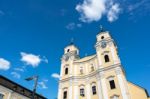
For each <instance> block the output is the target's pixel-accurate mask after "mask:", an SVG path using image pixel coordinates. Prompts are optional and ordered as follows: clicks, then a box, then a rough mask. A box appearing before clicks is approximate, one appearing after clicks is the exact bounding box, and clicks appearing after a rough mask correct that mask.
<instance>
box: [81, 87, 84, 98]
mask: <svg viewBox="0 0 150 99" xmlns="http://www.w3.org/2000/svg"><path fill="white" fill-rule="evenodd" d="M80 96H82V97H84V96H85V94H84V89H83V88H81V89H80Z"/></svg>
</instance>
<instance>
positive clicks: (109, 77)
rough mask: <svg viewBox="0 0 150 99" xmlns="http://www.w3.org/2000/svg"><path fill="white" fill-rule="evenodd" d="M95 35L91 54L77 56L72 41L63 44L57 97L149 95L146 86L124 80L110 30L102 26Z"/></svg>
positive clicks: (139, 98) (143, 98) (145, 98)
mask: <svg viewBox="0 0 150 99" xmlns="http://www.w3.org/2000/svg"><path fill="white" fill-rule="evenodd" d="M96 39H97V41H96V44H95V50H96V53H95V54H94V55H91V56H86V57H83V58H80V55H79V49H78V48H77V47H76V46H75V45H74V44H73V43H72V44H70V45H68V46H67V47H65V48H64V54H63V55H62V58H61V70H60V80H59V88H58V99H150V97H149V95H148V93H147V91H146V89H144V88H142V87H140V86H137V85H135V84H133V83H132V82H129V81H127V79H126V74H125V71H124V69H123V66H122V64H121V61H120V58H119V55H118V50H117V45H116V43H115V41H114V39H113V38H112V37H111V35H110V33H109V32H108V31H103V30H101V31H100V33H99V34H97V36H96Z"/></svg>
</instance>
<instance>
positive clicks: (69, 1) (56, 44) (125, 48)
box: [0, 0, 150, 99]
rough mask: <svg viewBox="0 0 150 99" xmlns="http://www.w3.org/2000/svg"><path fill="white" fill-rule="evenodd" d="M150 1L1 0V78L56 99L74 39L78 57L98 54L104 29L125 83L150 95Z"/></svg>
mask: <svg viewBox="0 0 150 99" xmlns="http://www.w3.org/2000/svg"><path fill="white" fill-rule="evenodd" d="M149 5H150V1H149V0H89V1H87V0H0V46H1V47H0V74H1V75H3V76H6V77H8V78H9V79H11V80H13V81H15V82H17V83H20V84H21V85H23V86H26V87H27V88H29V89H32V86H31V84H32V83H33V82H26V81H25V80H24V79H25V78H26V77H29V76H32V75H35V74H38V75H39V76H40V78H39V87H38V90H37V92H38V93H40V94H42V95H44V96H46V97H48V99H54V98H55V97H57V88H58V75H57V74H59V71H60V58H61V56H62V55H63V48H64V47H65V46H67V45H68V44H69V43H70V39H71V38H74V42H75V44H76V45H77V46H78V47H79V49H80V56H81V57H84V56H85V54H87V55H91V54H94V53H95V48H94V44H95V42H96V35H97V33H98V32H99V31H100V28H99V27H100V25H103V27H104V28H105V29H106V30H108V31H110V33H111V35H112V36H113V38H114V39H115V41H116V42H117V45H118V49H119V56H120V58H121V61H122V65H123V66H124V69H125V71H126V76H127V79H128V80H129V81H131V82H133V83H135V84H137V85H140V86H142V87H144V88H146V89H147V90H148V92H149V93H150V86H149V82H150V79H149V75H150V72H149V70H150V63H149V56H150V52H149V51H150V45H149V43H150V40H149V38H150V34H149V33H150V6H149Z"/></svg>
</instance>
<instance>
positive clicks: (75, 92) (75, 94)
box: [74, 85, 79, 99]
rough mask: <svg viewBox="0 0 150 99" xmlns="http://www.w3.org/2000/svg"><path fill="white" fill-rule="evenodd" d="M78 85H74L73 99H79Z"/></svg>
mask: <svg viewBox="0 0 150 99" xmlns="http://www.w3.org/2000/svg"><path fill="white" fill-rule="evenodd" d="M78 90H79V89H78V86H76V85H75V86H74V99H79V91H78Z"/></svg>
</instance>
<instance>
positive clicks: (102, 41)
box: [95, 27, 120, 67]
mask: <svg viewBox="0 0 150 99" xmlns="http://www.w3.org/2000/svg"><path fill="white" fill-rule="evenodd" d="M96 38H97V42H96V45H95V48H96V52H97V56H98V60H99V64H100V67H107V66H110V65H113V64H118V63H120V59H119V55H118V50H117V45H116V43H115V41H114V40H113V38H112V37H111V35H110V33H109V32H108V31H104V29H103V28H102V27H101V31H100V33H99V34H98V35H97V36H96Z"/></svg>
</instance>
